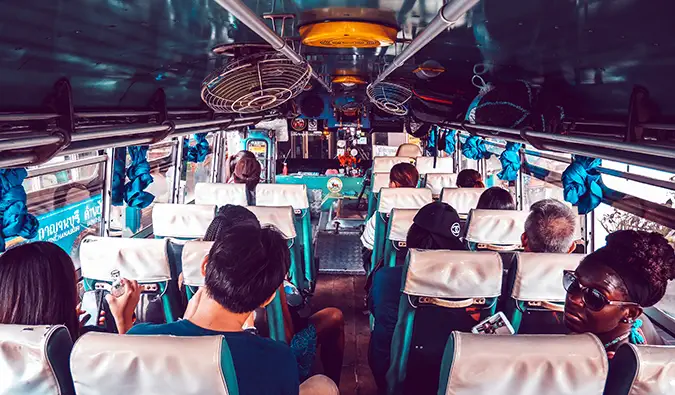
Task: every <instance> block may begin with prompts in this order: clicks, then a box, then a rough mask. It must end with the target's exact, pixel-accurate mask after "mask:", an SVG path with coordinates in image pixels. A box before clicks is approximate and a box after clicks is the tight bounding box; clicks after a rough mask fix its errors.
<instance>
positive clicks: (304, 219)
mask: <svg viewBox="0 0 675 395" xmlns="http://www.w3.org/2000/svg"><path fill="white" fill-rule="evenodd" d="M293 212H294V223H295V232H296V234H297V236H296V239H297V240H298V241H299V243H298V244H299V245H300V246H301V247H302V250H301V251H300V259H299V260H298V262H302V264H301V265H300V268H301V270H302V272H303V273H304V274H303V276H304V279H302V280H301V277H298V284H295V283H294V285H295V286H297V287H298V288H299V289H308V288H309V287H311V286H312V285H313V284H316V275H317V267H316V265H315V264H314V242H313V240H312V219H311V216H310V213H309V209H302V210H296V209H294V210H293ZM305 282H308V283H309V284H308V285H305V284H304V283H305Z"/></svg>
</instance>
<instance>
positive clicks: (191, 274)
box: [181, 241, 213, 287]
mask: <svg viewBox="0 0 675 395" xmlns="http://www.w3.org/2000/svg"><path fill="white" fill-rule="evenodd" d="M211 246H213V242H212V241H188V242H187V243H185V245H184V246H183V253H182V255H181V262H182V264H183V283H184V284H185V285H192V286H196V287H201V286H202V285H204V276H202V262H204V258H205V257H206V256H207V255H209V251H211Z"/></svg>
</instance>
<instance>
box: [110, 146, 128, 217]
mask: <svg viewBox="0 0 675 395" xmlns="http://www.w3.org/2000/svg"><path fill="white" fill-rule="evenodd" d="M126 165H127V149H126V147H122V148H115V160H114V161H113V179H112V189H111V191H110V192H111V198H110V202H111V203H112V205H113V206H121V205H123V204H124V181H125V175H124V171H125V167H126Z"/></svg>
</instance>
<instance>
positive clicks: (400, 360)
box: [387, 267, 415, 395]
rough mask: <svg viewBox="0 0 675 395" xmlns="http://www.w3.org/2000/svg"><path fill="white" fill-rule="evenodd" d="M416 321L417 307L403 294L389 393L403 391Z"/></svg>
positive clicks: (394, 394) (393, 393)
mask: <svg viewBox="0 0 675 395" xmlns="http://www.w3.org/2000/svg"><path fill="white" fill-rule="evenodd" d="M406 270H407V267H406ZM404 272H405V271H404ZM414 322H415V309H414V308H413V307H412V306H411V305H410V303H409V301H408V296H407V295H405V294H401V299H400V301H399V304H398V320H397V322H396V328H395V329H394V337H393V338H392V342H391V365H390V366H389V371H387V394H389V395H398V394H401V393H402V391H403V382H404V381H405V377H406V371H407V369H408V354H409V353H410V346H411V344H412V334H413V324H414Z"/></svg>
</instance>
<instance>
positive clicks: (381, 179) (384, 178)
mask: <svg viewBox="0 0 675 395" xmlns="http://www.w3.org/2000/svg"><path fill="white" fill-rule="evenodd" d="M389 180H390V178H389V173H374V174H373V193H380V190H381V189H382V188H389Z"/></svg>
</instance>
